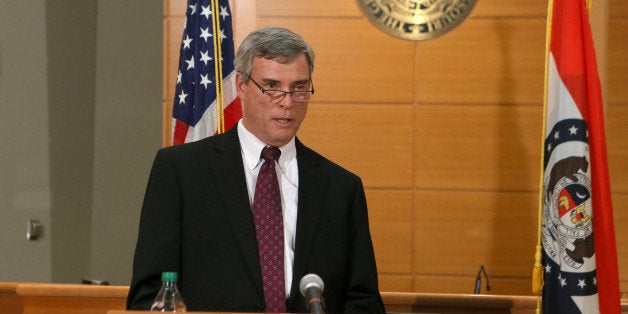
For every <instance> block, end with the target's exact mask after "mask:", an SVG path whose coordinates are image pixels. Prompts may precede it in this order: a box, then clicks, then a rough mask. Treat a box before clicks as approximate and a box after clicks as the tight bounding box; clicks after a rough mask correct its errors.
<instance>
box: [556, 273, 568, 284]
mask: <svg viewBox="0 0 628 314" xmlns="http://www.w3.org/2000/svg"><path fill="white" fill-rule="evenodd" d="M558 281H559V282H560V286H561V287H564V286H566V285H567V279H566V278H563V277H562V276H561V275H560V274H558Z"/></svg>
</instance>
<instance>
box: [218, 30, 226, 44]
mask: <svg viewBox="0 0 628 314" xmlns="http://www.w3.org/2000/svg"><path fill="white" fill-rule="evenodd" d="M223 39H227V36H225V31H224V30H222V29H221V30H220V42H222V40H223Z"/></svg>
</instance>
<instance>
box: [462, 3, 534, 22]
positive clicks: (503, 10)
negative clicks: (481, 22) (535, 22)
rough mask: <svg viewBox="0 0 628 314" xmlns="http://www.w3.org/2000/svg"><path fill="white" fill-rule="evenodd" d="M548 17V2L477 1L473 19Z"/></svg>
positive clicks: (472, 15)
mask: <svg viewBox="0 0 628 314" xmlns="http://www.w3.org/2000/svg"><path fill="white" fill-rule="evenodd" d="M546 16H547V1H530V0H508V1H503V0H501V1H482V0H480V1H477V3H476V5H475V8H473V12H472V14H471V17H472V18H477V17H483V18H496V17H499V18H511V19H512V18H520V17H542V18H545V17H546Z"/></svg>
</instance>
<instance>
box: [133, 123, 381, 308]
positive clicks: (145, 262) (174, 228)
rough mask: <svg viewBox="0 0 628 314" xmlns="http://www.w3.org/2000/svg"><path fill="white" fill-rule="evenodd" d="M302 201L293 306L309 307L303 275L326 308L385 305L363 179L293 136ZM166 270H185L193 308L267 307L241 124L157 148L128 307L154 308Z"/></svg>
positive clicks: (184, 290) (184, 287) (183, 283)
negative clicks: (312, 277)
mask: <svg viewBox="0 0 628 314" xmlns="http://www.w3.org/2000/svg"><path fill="white" fill-rule="evenodd" d="M296 149H297V162H298V167H299V196H298V197H299V199H298V213H297V231H296V239H295V257H294V269H293V284H292V288H291V290H290V298H289V299H288V300H287V310H288V312H306V311H307V304H306V303H307V302H306V300H305V299H304V298H303V297H302V296H301V293H300V292H299V281H300V279H301V277H302V276H304V275H305V274H308V273H315V274H318V275H319V276H320V277H321V278H322V279H323V281H324V283H325V289H324V292H323V299H324V302H325V307H326V310H327V312H330V313H340V312H346V313H349V312H357V313H364V312H380V313H382V312H384V305H383V303H382V300H381V297H380V294H379V291H378V282H377V269H376V266H375V257H374V254H373V246H372V242H371V236H370V232H369V226H368V215H367V207H366V201H365V196H364V189H363V187H362V182H361V180H360V178H359V177H357V176H356V175H354V174H352V173H350V172H348V171H346V170H344V169H343V168H341V167H340V166H338V165H336V164H334V163H332V162H330V161H329V160H327V159H325V158H324V157H322V156H321V155H319V154H317V153H316V152H314V151H312V150H311V149H309V148H307V147H305V146H304V145H303V144H301V143H300V142H299V141H298V140H297V141H296ZM163 271H176V272H178V273H179V284H180V287H181V294H182V295H183V298H184V300H185V302H186V304H187V307H188V310H194V311H243V312H255V311H262V312H263V311H264V309H265V304H264V293H263V288H262V278H261V272H260V267H259V257H258V252H257V240H256V236H255V228H254V222H253V217H252V215H251V205H250V204H249V196H248V192H247V188H246V181H245V175H244V169H243V165H242V156H241V153H240V143H239V140H238V135H237V128H236V127H234V128H232V129H231V130H230V131H229V132H227V133H225V134H222V135H217V136H212V137H209V138H207V139H204V140H200V141H197V142H193V143H189V144H183V145H178V146H174V147H168V148H164V149H161V150H159V151H158V152H157V155H156V157H155V161H154V163H153V168H152V170H151V174H150V178H149V181H148V185H147V188H146V194H145V197H144V205H143V207H142V214H141V218H140V227H139V236H138V242H137V246H136V249H135V259H134V263H133V278H132V280H131V287H130V291H129V295H128V300H127V308H129V309H148V308H149V307H150V304H151V303H152V301H153V299H154V297H155V295H156V294H157V291H158V290H159V287H160V274H161V272H163Z"/></svg>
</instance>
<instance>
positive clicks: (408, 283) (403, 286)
mask: <svg viewBox="0 0 628 314" xmlns="http://www.w3.org/2000/svg"><path fill="white" fill-rule="evenodd" d="M378 267H379V265H378ZM379 290H380V291H399V292H411V291H414V290H413V288H412V276H411V275H390V274H381V273H380V274H379Z"/></svg>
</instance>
